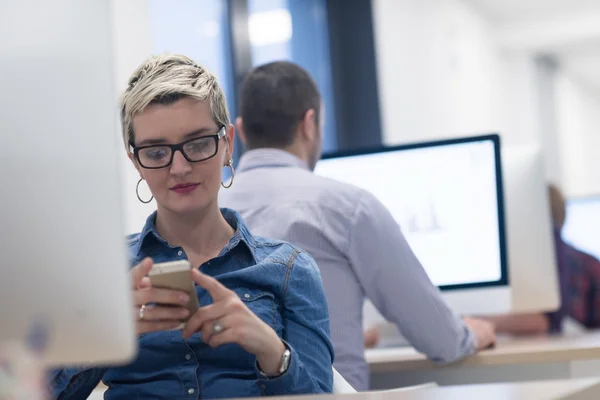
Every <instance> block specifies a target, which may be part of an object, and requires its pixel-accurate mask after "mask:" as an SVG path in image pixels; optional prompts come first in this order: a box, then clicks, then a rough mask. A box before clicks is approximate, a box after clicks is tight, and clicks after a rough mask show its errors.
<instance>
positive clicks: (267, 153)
mask: <svg viewBox="0 0 600 400" xmlns="http://www.w3.org/2000/svg"><path fill="white" fill-rule="evenodd" d="M275 167H293V168H302V169H306V170H308V169H309V168H308V165H306V163H305V162H304V161H302V160H301V159H300V158H298V157H296V156H295V155H293V154H292V153H290V152H288V151H285V150H281V149H274V148H263V149H254V150H249V151H247V152H245V153H244V154H243V155H242V157H241V158H240V162H239V163H238V168H237V170H238V172H242V171H247V170H251V169H256V168H275Z"/></svg>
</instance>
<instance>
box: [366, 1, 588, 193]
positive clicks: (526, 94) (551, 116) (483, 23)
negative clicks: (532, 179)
mask: <svg viewBox="0 0 600 400" xmlns="http://www.w3.org/2000/svg"><path fill="white" fill-rule="evenodd" d="M373 15H374V20H375V21H374V22H375V24H374V29H375V47H376V54H377V71H378V84H379V94H380V100H381V102H380V105H381V118H382V125H383V131H384V132H383V136H384V140H385V142H386V143H387V144H398V143H403V142H411V141H420V140H427V139H432V138H444V137H453V136H463V135H469V134H479V133H486V132H499V133H500V134H501V135H502V139H503V143H504V144H508V145H519V144H538V145H540V146H541V147H542V148H543V149H544V153H545V158H546V175H547V178H548V179H549V180H551V181H554V182H557V183H558V184H561V185H562V186H563V189H564V191H565V193H566V195H567V196H570V197H571V196H582V195H589V194H593V193H600V175H599V174H600V164H599V163H600V132H599V128H598V127H600V108H599V107H600V94H598V93H594V92H593V91H592V90H589V88H588V87H587V86H585V85H583V84H581V83H578V82H577V81H576V80H575V79H573V78H569V75H568V74H567V73H566V72H565V71H564V68H563V69H561V67H560V63H559V64H558V65H552V63H551V62H548V59H545V60H544V59H541V58H539V57H536V56H535V55H534V53H532V52H526V51H517V50H508V49H506V48H505V47H502V46H501V44H500V43H499V42H498V41H497V40H496V39H497V33H498V31H497V29H495V28H496V27H495V26H494V24H493V23H492V22H491V21H489V20H486V19H485V18H484V17H483V16H482V15H480V14H478V13H477V11H475V10H474V9H472V8H470V7H469V6H468V5H465V4H464V3H463V2H462V1H461V0H374V1H373ZM561 71H562V72H561Z"/></svg>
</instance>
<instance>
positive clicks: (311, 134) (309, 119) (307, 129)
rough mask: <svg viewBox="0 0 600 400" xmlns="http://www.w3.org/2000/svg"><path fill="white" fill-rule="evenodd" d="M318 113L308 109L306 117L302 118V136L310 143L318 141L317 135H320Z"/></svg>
mask: <svg viewBox="0 0 600 400" xmlns="http://www.w3.org/2000/svg"><path fill="white" fill-rule="evenodd" d="M316 117H317V113H316V112H315V110H314V109H313V108H310V109H308V110H307V111H306V112H305V113H304V117H302V122H301V123H300V126H301V133H300V134H301V135H302V136H303V138H304V139H305V140H308V141H310V142H312V141H314V140H316V139H318V138H317V135H318V134H319V127H318V126H317V118H316Z"/></svg>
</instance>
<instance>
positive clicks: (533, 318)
mask: <svg viewBox="0 0 600 400" xmlns="http://www.w3.org/2000/svg"><path fill="white" fill-rule="evenodd" d="M485 319H486V320H488V321H490V322H492V323H493V324H494V325H495V326H496V332H498V333H505V334H509V335H517V336H520V335H523V336H525V335H542V334H545V333H548V331H549V330H550V320H549V318H548V316H547V315H545V314H541V313H530V314H508V315H499V316H492V317H485Z"/></svg>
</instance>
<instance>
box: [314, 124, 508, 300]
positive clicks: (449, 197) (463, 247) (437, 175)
mask: <svg viewBox="0 0 600 400" xmlns="http://www.w3.org/2000/svg"><path fill="white" fill-rule="evenodd" d="M500 170H501V168H500V154H499V139H498V136H496V135H490V136H479V137H476V138H464V139H455V140H446V141H438V142H429V143H422V144H411V145H405V146H397V147H388V148H384V149H379V150H376V151H365V152H362V153H359V152H354V153H346V154H341V153H340V154H331V155H325V156H324V157H323V159H322V160H321V161H320V162H319V163H318V164H317V167H316V169H315V172H316V173H317V174H318V175H321V176H325V177H329V178H333V179H336V180H338V181H343V182H347V183H350V184H353V185H355V186H358V187H361V188H363V189H366V190H368V191H369V192H371V193H373V194H374V195H375V196H376V197H377V198H378V199H379V200H380V201H381V202H382V203H383V204H384V205H385V206H386V207H387V208H388V210H389V211H390V212H391V214H392V215H393V217H394V218H395V220H396V221H397V222H398V224H399V226H400V228H401V230H402V232H403V233H404V235H405V237H406V239H407V241H408V243H409V244H410V246H411V248H412V249H413V251H414V252H415V254H416V256H417V257H418V258H419V260H420V261H421V263H422V265H423V267H424V268H425V270H426V271H427V274H428V275H429V277H430V279H431V280H432V282H433V283H434V284H435V285H437V286H439V287H440V288H442V289H453V288H462V287H471V286H495V285H506V284H507V282H508V280H507V274H506V262H505V260H506V249H505V242H504V216H503V215H504V209H503V201H502V178H501V171H500Z"/></svg>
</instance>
